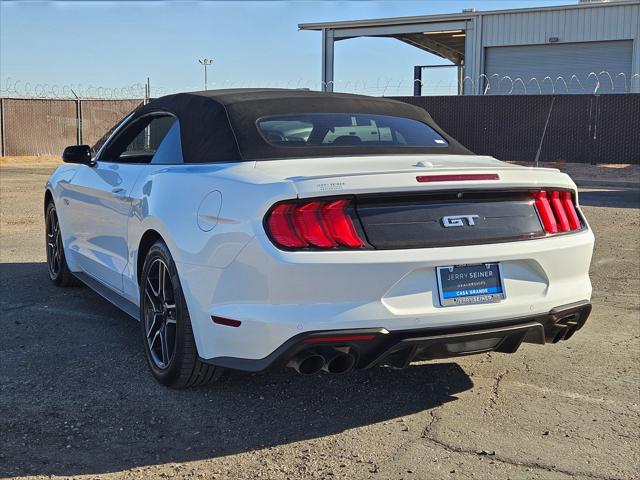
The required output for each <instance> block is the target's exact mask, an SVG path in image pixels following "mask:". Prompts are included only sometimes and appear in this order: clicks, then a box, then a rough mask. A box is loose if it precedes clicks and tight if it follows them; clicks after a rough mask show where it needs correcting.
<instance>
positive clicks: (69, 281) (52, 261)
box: [44, 201, 80, 287]
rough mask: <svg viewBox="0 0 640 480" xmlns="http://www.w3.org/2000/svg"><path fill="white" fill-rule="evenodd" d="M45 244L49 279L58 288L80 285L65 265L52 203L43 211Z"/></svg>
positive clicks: (60, 236)
mask: <svg viewBox="0 0 640 480" xmlns="http://www.w3.org/2000/svg"><path fill="white" fill-rule="evenodd" d="M44 223H45V242H46V247H47V269H48V271H49V279H50V280H51V281H52V282H53V283H54V284H55V285H58V286H59V287H74V286H77V285H79V284H80V282H79V281H78V279H77V278H76V277H74V276H73V274H72V273H71V270H69V267H68V265H67V259H66V257H65V256H64V246H63V245H62V232H61V231H60V222H59V221H58V212H57V211H56V206H55V204H54V203H53V201H50V202H49V203H48V204H47V208H46V209H45V217H44Z"/></svg>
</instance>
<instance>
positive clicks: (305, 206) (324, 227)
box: [265, 198, 365, 250]
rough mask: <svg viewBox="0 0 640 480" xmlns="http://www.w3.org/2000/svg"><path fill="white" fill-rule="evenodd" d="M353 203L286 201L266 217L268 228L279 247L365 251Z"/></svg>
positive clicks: (344, 199)
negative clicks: (361, 249) (355, 249)
mask: <svg viewBox="0 0 640 480" xmlns="http://www.w3.org/2000/svg"><path fill="white" fill-rule="evenodd" d="M351 212H353V209H352V207H351V200H349V199H346V198H343V199H339V200H335V199H334V200H330V201H324V200H314V201H308V202H286V203H280V204H278V205H276V206H275V207H274V208H273V209H272V210H271V212H270V213H268V214H267V217H266V221H265V227H266V230H267V233H268V234H269V237H270V238H271V241H272V242H273V243H274V244H276V246H279V247H284V248H287V249H293V250H297V249H304V248H316V249H333V248H362V247H364V246H365V243H364V241H363V240H362V238H361V237H360V234H359V233H358V230H357V229H356V226H355V224H354V221H355V222H358V219H357V217H356V216H355V212H354V213H353V214H352V213H351Z"/></svg>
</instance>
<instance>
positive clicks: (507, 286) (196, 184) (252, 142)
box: [44, 89, 594, 387]
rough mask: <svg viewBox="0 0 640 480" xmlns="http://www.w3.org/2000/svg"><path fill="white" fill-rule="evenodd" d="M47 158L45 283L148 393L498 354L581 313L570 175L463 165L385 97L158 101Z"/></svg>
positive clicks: (582, 238) (581, 264) (563, 327)
mask: <svg viewBox="0 0 640 480" xmlns="http://www.w3.org/2000/svg"><path fill="white" fill-rule="evenodd" d="M64 161H65V162H66V164H65V165H63V166H60V167H59V168H58V169H57V170H56V171H55V172H54V173H53V175H52V176H51V178H50V179H49V181H48V182H47V184H46V191H45V195H44V210H45V218H46V239H47V240H46V241H47V259H48V268H49V276H50V277H51V280H52V281H53V282H54V283H55V284H57V285H60V286H67V285H71V284H73V283H76V281H77V280H80V281H82V282H83V283H85V284H86V285H88V286H89V287H91V288H92V289H94V290H95V291H96V292H98V293H99V294H101V295H102V296H104V297H105V298H106V299H107V300H109V301H111V302H113V303H114V304H115V305H117V306H118V307H120V308H121V309H122V310H124V311H125V312H127V313H128V314H130V315H131V316H132V317H135V318H136V319H139V320H140V326H141V335H142V339H143V345H144V351H145V353H146V358H147V361H148V364H149V367H150V369H151V371H152V373H153V375H154V376H155V378H156V379H157V380H158V381H159V382H161V383H163V384H165V385H170V386H174V387H188V386H193V385H199V384H203V383H207V382H210V381H213V380H215V379H217V378H218V377H219V375H220V373H221V372H222V371H223V369H225V368H229V369H239V370H246V371H260V370H264V369H266V368H269V367H274V366H290V367H293V368H295V369H296V370H297V371H299V372H300V373H304V374H315V373H318V372H320V371H321V370H324V371H326V372H328V373H343V372H347V371H349V370H351V369H353V368H356V369H365V368H370V367H372V366H375V365H388V366H392V367H398V368H402V367H405V366H407V365H408V364H409V363H410V362H412V361H421V360H429V359H435V358H445V357H456V356H460V355H467V354H471V353H479V352H486V351H497V352H505V353H511V352H515V351H516V350H517V349H518V347H519V346H520V344H521V343H522V342H530V343H537V344H544V343H549V342H550V343H555V342H558V341H560V340H566V339H568V338H569V337H571V336H572V335H573V333H574V332H575V331H576V330H578V329H580V328H581V327H582V325H583V324H584V322H585V321H586V319H587V317H588V315H589V313H590V310H591V304H590V297H591V283H590V281H589V276H588V272H589V264H590V261H591V255H592V251H593V243H594V236H593V233H592V231H591V230H590V229H589V226H588V224H587V222H586V220H585V218H584V216H583V215H582V213H581V211H580V209H579V206H578V195H577V191H576V186H575V184H574V183H573V182H572V181H571V179H570V178H569V177H568V176H567V175H565V174H563V173H560V172H559V171H557V170H552V169H545V168H538V169H532V168H525V167H520V166H515V165H510V164H506V163H503V162H500V161H498V160H496V159H494V158H491V157H485V156H477V155H473V154H472V153H471V152H469V151H468V150H466V149H465V148H464V147H463V146H461V145H460V144H459V143H458V142H456V141H455V140H454V139H453V138H451V137H450V136H448V135H447V134H446V133H445V132H443V131H442V130H441V129H440V128H439V127H438V126H437V125H436V124H435V123H434V122H433V120H432V119H431V118H430V116H429V115H428V114H427V113H426V112H425V111H424V110H423V109H420V108H417V107H413V106H410V105H408V104H405V103H400V102H396V101H392V100H387V99H381V98H370V97H363V96H357V95H346V94H329V93H318V92H307V91H295V90H244V89H242V90H220V91H207V92H199V93H182V94H177V95H170V96H167V97H163V98H159V99H157V100H154V101H152V102H150V103H148V104H147V105H145V106H143V107H141V108H139V109H137V110H136V111H135V112H133V113H132V114H130V115H129V116H128V117H127V118H125V119H124V120H123V121H122V122H120V124H119V125H118V126H116V128H115V129H113V131H112V132H110V133H109V134H108V135H107V136H106V137H105V138H104V139H103V141H101V142H99V144H98V145H97V146H96V147H94V148H93V149H91V148H90V147H89V146H86V145H79V146H72V147H68V148H67V149H66V150H65V152H64Z"/></svg>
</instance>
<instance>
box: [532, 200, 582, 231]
mask: <svg viewBox="0 0 640 480" xmlns="http://www.w3.org/2000/svg"><path fill="white" fill-rule="evenodd" d="M534 195H535V205H536V210H537V212H538V216H539V217H540V221H541V222H542V226H543V227H544V231H545V232H546V233H549V234H554V233H562V232H571V231H574V230H580V229H581V228H582V223H581V222H580V217H578V212H577V211H576V207H575V205H574V204H573V198H572V197H571V192H560V191H557V190H553V191H545V190H541V191H539V192H535V194H534Z"/></svg>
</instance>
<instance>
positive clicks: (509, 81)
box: [485, 40, 640, 95]
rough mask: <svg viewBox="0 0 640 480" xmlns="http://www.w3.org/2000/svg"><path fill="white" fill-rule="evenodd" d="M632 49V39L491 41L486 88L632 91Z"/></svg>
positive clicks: (500, 90) (504, 90)
mask: <svg viewBox="0 0 640 480" xmlns="http://www.w3.org/2000/svg"><path fill="white" fill-rule="evenodd" d="M632 51H633V42H632V41H631V40H615V41H607V42H581V43H553V44H548V45H517V46H509V47H490V48H487V50H486V54H485V72H486V75H487V76H488V77H489V78H488V80H487V81H488V82H489V88H488V90H487V93H488V94H490V95H491V94H493V95H495V94H502V95H504V94H525V93H529V94H532V93H533V94H535V93H547V94H552V93H585V92H586V91H590V92H597V93H628V92H629V87H630V82H631V60H632ZM603 71H604V72H609V74H604V73H601V72H603ZM503 79H504V80H503ZM518 79H519V80H518ZM639 81H640V80H639ZM514 82H515V83H514ZM536 90H537V91H536Z"/></svg>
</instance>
